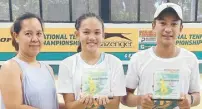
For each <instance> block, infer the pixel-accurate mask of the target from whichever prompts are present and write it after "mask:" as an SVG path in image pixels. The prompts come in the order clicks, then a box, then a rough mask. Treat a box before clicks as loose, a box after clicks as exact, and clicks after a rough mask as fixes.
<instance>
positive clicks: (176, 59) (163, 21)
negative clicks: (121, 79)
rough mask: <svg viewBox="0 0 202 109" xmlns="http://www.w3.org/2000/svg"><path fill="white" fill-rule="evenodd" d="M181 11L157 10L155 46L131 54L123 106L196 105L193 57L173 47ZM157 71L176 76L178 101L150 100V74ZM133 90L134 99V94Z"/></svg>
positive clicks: (167, 7) (170, 5)
mask: <svg viewBox="0 0 202 109" xmlns="http://www.w3.org/2000/svg"><path fill="white" fill-rule="evenodd" d="M182 20H183V17H182V10H181V7H180V6H179V5H177V4H174V3H165V4H162V5H160V6H159V7H157V10H156V12H155V14H154V21H153V23H152V29H153V31H154V32H155V33H156V37H157V45H156V46H155V47H151V48H149V49H147V50H144V51H141V52H138V53H136V54H134V55H133V56H132V58H131V60H130V63H129V66H128V72H127V75H126V89H127V95H126V96H124V97H123V98H122V103H123V104H124V105H127V106H130V107H135V106H137V107H138V109H141V108H143V109H145V108H146V109H153V108H158V109H159V108H166V109H178V108H186V109H188V108H190V107H191V106H196V105H198V104H199V103H200V84H199V81H200V75H199V63H198V60H197V57H196V56H195V55H194V54H193V53H192V52H190V51H188V50H185V49H183V48H180V47H177V46H176V38H177V36H178V35H180V32H181V31H182V29H183V25H182ZM157 71H164V72H170V73H172V72H173V71H175V72H178V73H179V84H180V85H179V86H180V88H179V90H180V93H181V98H180V99H181V100H179V101H176V102H173V101H166V100H162V101H157V102H156V101H155V100H152V96H153V95H152V93H153V85H154V84H153V83H154V79H153V78H154V77H153V75H154V73H155V72H157ZM135 89H137V95H134V94H133V93H134V91H135Z"/></svg>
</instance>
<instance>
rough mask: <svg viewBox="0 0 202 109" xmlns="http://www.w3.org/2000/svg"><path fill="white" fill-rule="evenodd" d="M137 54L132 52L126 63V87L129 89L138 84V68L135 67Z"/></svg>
mask: <svg viewBox="0 0 202 109" xmlns="http://www.w3.org/2000/svg"><path fill="white" fill-rule="evenodd" d="M137 64H138V62H137V55H136V54H134V55H133V56H132V57H131V59H130V61H129V64H128V70H127V74H126V87H127V88H130V89H136V88H137V86H138V84H139V76H138V70H137V69H138V68H137V66H138V65H137Z"/></svg>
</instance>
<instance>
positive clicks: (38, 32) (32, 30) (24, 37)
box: [15, 18, 44, 57]
mask: <svg viewBox="0 0 202 109" xmlns="http://www.w3.org/2000/svg"><path fill="white" fill-rule="evenodd" d="M15 40H16V41H17V43H18V44H19V52H20V53H22V54H24V55H27V56H30V57H32V56H37V54H38V53H39V52H40V49H41V47H42V45H43V42H44V35H43V29H42V26H41V23H40V22H39V20H38V19H36V18H29V19H25V20H23V21H22V22H21V30H20V32H19V33H18V34H16V39H15Z"/></svg>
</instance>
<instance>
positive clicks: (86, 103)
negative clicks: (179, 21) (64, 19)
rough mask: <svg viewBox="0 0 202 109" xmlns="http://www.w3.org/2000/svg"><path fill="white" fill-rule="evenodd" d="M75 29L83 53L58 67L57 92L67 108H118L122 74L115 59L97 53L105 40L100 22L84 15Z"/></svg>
mask: <svg viewBox="0 0 202 109" xmlns="http://www.w3.org/2000/svg"><path fill="white" fill-rule="evenodd" d="M75 28H76V32H75V34H76V36H77V37H78V39H79V41H80V48H81V49H82V50H81V52H79V53H77V54H75V55H73V56H70V57H68V58H66V59H64V60H63V61H62V62H61V63H60V67H59V76H58V83H59V84H58V91H59V93H62V94H63V98H64V101H65V106H66V108H71V109H88V108H97V109H105V108H107V109H118V108H119V103H120V97H121V96H124V95H125V94H126V90H125V89H124V87H125V79H124V72H123V67H122V63H121V61H120V60H119V59H118V58H116V57H115V56H113V55H110V54H107V53H102V52H100V50H99V47H100V45H101V43H102V41H103V40H104V23H103V21H102V19H101V18H100V17H99V16H97V15H95V14H94V13H87V14H83V15H82V16H80V17H79V18H78V19H77V20H76V23H75ZM89 75H90V76H89ZM85 77H86V78H85ZM88 85H90V87H89V86H88ZM88 87H89V88H88ZM99 88H101V89H99ZM86 90H87V91H86ZM88 92H89V93H88ZM93 93H96V94H93ZM109 98H112V99H109Z"/></svg>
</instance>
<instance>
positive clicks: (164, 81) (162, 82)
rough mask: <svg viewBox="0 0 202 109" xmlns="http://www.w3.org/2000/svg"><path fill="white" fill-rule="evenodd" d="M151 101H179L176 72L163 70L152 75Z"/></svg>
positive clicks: (177, 75) (178, 84)
mask: <svg viewBox="0 0 202 109" xmlns="http://www.w3.org/2000/svg"><path fill="white" fill-rule="evenodd" d="M152 99H153V100H180V83H179V71H178V70H163V71H157V72H155V73H154V76H153V95H152Z"/></svg>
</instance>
